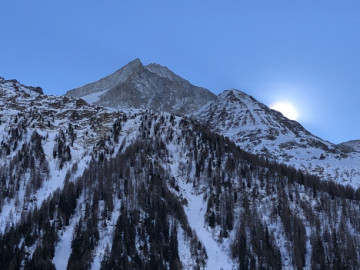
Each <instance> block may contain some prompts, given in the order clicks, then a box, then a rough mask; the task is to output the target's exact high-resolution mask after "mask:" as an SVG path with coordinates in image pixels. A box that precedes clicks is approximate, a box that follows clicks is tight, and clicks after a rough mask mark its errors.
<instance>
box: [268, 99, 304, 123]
mask: <svg viewBox="0 0 360 270" xmlns="http://www.w3.org/2000/svg"><path fill="white" fill-rule="evenodd" d="M270 108H271V109H273V110H276V111H278V112H281V113H282V114H283V115H284V116H285V117H287V118H289V119H291V120H297V119H298V117H299V114H298V112H297V110H296V109H295V107H294V105H292V104H291V103H290V102H286V101H278V102H276V103H274V104H273V105H271V106H270Z"/></svg>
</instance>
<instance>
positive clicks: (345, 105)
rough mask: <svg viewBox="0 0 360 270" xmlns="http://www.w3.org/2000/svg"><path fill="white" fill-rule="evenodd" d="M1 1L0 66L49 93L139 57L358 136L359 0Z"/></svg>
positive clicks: (342, 136)
mask: <svg viewBox="0 0 360 270" xmlns="http://www.w3.org/2000/svg"><path fill="white" fill-rule="evenodd" d="M0 10H1V15H0V76H2V77H5V78H6V79H13V78H15V79H17V80H19V81H20V82H22V83H24V84H28V85H33V86H41V87H42V88H43V90H44V92H45V93H46V94H56V95H60V94H64V93H65V92H66V91H67V90H69V89H72V88H75V87H79V86H81V85H84V84H86V83H89V82H92V81H95V80H97V79H99V78H101V77H104V76H106V75H108V74H110V73H112V72H114V71H115V70H117V69H118V68H120V67H122V66H123V65H125V64H126V63H128V62H129V61H131V60H133V59H134V58H137V57H138V58H140V59H141V61H142V62H143V63H144V64H149V63H151V62H156V63H159V64H161V65H165V66H167V67H169V68H170V69H171V70H172V71H174V72H175V73H177V74H178V75H180V76H182V77H184V78H185V79H187V80H189V81H190V82H191V83H193V84H195V85H198V86H203V87H206V88H208V89H209V90H211V91H213V92H214V93H216V94H218V93H220V92H222V91H223V90H225V89H229V88H236V89H239V90H242V91H244V92H246V93H248V94H250V95H252V96H254V97H255V98H256V99H258V100H259V101H261V102H263V103H265V104H267V105H271V104H272V103H274V102H276V101H279V100H286V101H288V102H291V103H293V104H294V106H295V107H296V108H297V109H298V111H299V115H300V118H299V120H298V121H299V122H300V123H301V124H303V125H304V126H305V128H307V129H308V130H309V131H311V132H312V133H314V134H315V135H317V136H319V137H321V138H324V139H326V140H330V141H332V142H335V143H339V142H343V141H347V140H351V139H360V124H359V121H358V118H359V116H360V106H359V101H360V87H359V85H360V1H358V0H356V1H355V0H344V1H332V0H326V1H325V0H316V1H313V0H312V1H308V0H297V1H296V0H294V1H289V0H286V1H285V0H284V1H276V0H272V1H268V0H263V1H257V0H251V1H250V0H247V1H242V0H237V1H226V0H223V1H211V0H210V1H209V0H208V1H202V0H198V1H188V0H182V1H175V0H174V1H169V0H167V1H157V0H154V1H145V0H143V1H137V0H132V1H121V0H112V1H110V0H102V1H94V0H88V1H83V0H81V1H80V0H79V1H76V0H75V1H74V0H73V1H68V0H63V1H49V0H42V1H38V0H33V1H28V0H22V1H17V0H11V1H1V3H0Z"/></svg>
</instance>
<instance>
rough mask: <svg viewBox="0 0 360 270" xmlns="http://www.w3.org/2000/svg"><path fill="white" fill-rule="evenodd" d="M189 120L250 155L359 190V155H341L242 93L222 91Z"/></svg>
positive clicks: (290, 121) (324, 142) (355, 153)
mask: <svg viewBox="0 0 360 270" xmlns="http://www.w3.org/2000/svg"><path fill="white" fill-rule="evenodd" d="M192 117H193V118H194V119H196V120H198V121H200V122H201V123H203V124H205V125H208V126H209V128H210V129H211V130H212V131H213V132H216V133H219V134H222V135H223V136H226V137H228V138H229V139H230V140H231V141H233V142H235V143H236V144H237V145H238V146H240V147H241V148H242V149H245V150H246V151H249V152H251V153H253V154H257V155H261V156H263V157H265V158H268V159H271V160H275V161H277V162H280V163H284V164H287V165H291V166H294V167H295V168H298V169H302V170H303V171H305V172H308V173H311V174H316V175H318V176H320V177H321V178H322V179H324V180H332V181H336V182H339V183H343V184H351V185H353V186H355V187H359V186H360V168H359V166H358V165H357V164H358V160H360V154H359V152H349V151H344V147H339V146H337V145H335V144H332V143H330V142H328V141H325V140H322V139H321V138H318V137H316V136H314V135H312V134H311V133H310V132H309V131H307V130H306V129H305V128H304V127H303V126H301V125H300V124H299V123H298V122H296V121H293V120H289V119H287V118H286V117H284V116H283V115H282V114H281V113H280V112H277V111H275V110H272V109H270V108H268V107H267V106H266V105H264V104H262V103H260V102H259V101H257V100H255V99H254V98H253V97H251V96H249V95H247V94H245V93H244V92H241V91H239V90H226V91H224V92H223V93H221V94H220V95H218V96H217V98H216V100H215V101H213V102H211V103H209V104H207V105H205V106H204V107H203V108H202V109H201V110H200V111H198V112H196V113H194V114H193V115H192ZM347 145H350V143H348V144H347ZM352 145H357V144H356V142H354V143H352Z"/></svg>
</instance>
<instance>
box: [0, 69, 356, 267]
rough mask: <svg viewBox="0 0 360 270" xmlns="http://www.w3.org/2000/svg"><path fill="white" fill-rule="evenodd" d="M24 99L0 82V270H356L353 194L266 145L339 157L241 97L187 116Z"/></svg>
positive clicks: (26, 92)
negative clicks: (290, 143) (283, 142)
mask: <svg viewBox="0 0 360 270" xmlns="http://www.w3.org/2000/svg"><path fill="white" fill-rule="evenodd" d="M161 68H162V67H161ZM34 89H35V90H36V89H37V88H34V87H27V86H24V85H22V84H20V83H18V82H16V81H7V80H5V79H1V80H0V146H1V149H0V150H1V151H0V191H1V192H0V269H224V270H225V269H357V268H359V267H360V255H359V248H358V247H359V246H360V227H359V224H360V214H359V211H358V209H359V207H360V189H355V188H354V187H355V185H353V186H345V185H344V182H343V181H341V180H338V181H337V182H341V183H342V185H339V184H337V183H336V182H335V181H324V179H322V178H319V177H318V176H316V175H312V174H308V173H307V171H301V170H297V169H295V168H293V167H291V166H287V165H285V164H280V163H278V162H276V160H277V157H276V156H275V154H276V153H278V152H276V151H280V150H277V149H279V148H278V145H277V144H275V145H274V146H273V148H271V147H270V146H271V142H274V141H275V142H277V140H279V141H280V139H279V138H281V136H289V137H291V138H294V140H297V139H298V140H299V144H300V143H304V144H303V145H304V147H308V149H307V151H314V152H315V151H318V149H322V151H323V152H319V154H320V153H325V154H329V155H330V154H332V152H334V153H333V154H334V155H337V154H338V153H340V154H341V153H343V152H341V150H339V149H338V148H337V147H336V146H334V145H332V144H331V143H328V142H324V141H322V140H321V139H319V138H316V137H315V136H313V135H311V134H310V133H309V132H307V131H306V130H304V129H303V127H302V126H301V125H300V124H298V123H296V122H294V121H290V120H287V119H286V118H284V117H283V116H282V115H281V114H280V113H278V112H275V111H272V110H270V109H268V108H267V107H266V106H265V105H263V104H261V103H259V102H257V101H256V100H255V99H253V98H251V97H250V96H248V95H246V94H245V93H242V92H239V91H235V90H231V91H225V92H224V93H223V94H221V95H219V96H218V97H217V98H215V99H214V100H213V101H212V102H211V103H209V104H208V105H205V106H204V107H203V108H202V109H201V110H200V111H199V112H198V113H192V114H191V115H192V117H189V115H187V116H181V115H175V114H172V113H169V112H159V111H156V110H155V111H152V110H144V111H142V110H138V111H136V112H135V113H134V112H132V111H131V110H126V112H123V111H120V110H114V109H107V108H103V107H99V106H95V105H92V104H88V103H87V102H85V101H84V100H82V99H76V98H72V97H68V96H47V95H44V94H42V93H41V92H40V91H38V90H39V89H38V90H37V91H34ZM89 95H90V94H89ZM127 109H128V108H127ZM266 115H267V117H265V116H266ZM194 118H196V119H197V120H196V119H194ZM199 121H200V122H199ZM216 121H218V122H217V124H216V125H218V126H216V125H215V123H216ZM237 122H239V124H236V123H237ZM212 123H213V124H214V125H212ZM217 127H218V128H219V130H217V132H215V129H216V128H217ZM271 128H273V129H274V130H271ZM244 130H245V131H246V132H248V133H249V134H250V135H252V134H255V135H252V136H250V135H249V136H247V135H246V132H244ZM225 131H228V132H229V133H225ZM255 131H256V132H255ZM231 132H232V133H231ZM219 133H222V134H223V135H221V134H219ZM232 134H234V137H231V135H232ZM270 135H271V136H273V137H269V136H270ZM253 136H254V137H253ZM274 137H275V139H274ZM237 138H239V140H237ZM301 138H305V139H307V141H306V140H305V141H302V140H301ZM312 140H313V141H315V143H313V144H314V146H311V143H312V142H313V141H312ZM320 143H323V144H324V145H325V146H324V145H323V144H320ZM261 144H264V145H265V146H268V147H269V149H270V150H271V151H272V153H273V156H270V154H271V153H270V154H268V156H266V155H263V154H254V153H256V151H257V149H261V148H260V147H264V146H262V145H261ZM241 145H243V146H244V147H242V146H241ZM251 145H252V146H253V148H251V147H250V146H251ZM309 145H310V146H309ZM245 146H248V147H247V148H246V149H247V150H250V151H252V152H254V153H249V152H248V151H246V149H245ZM311 147H313V148H311ZM284 149H286V148H284ZM299 149H302V147H298V148H294V149H288V151H290V152H292V151H293V153H294V155H297V151H299ZM270 150H269V151H270ZM263 152H264V151H262V152H261V153H263ZM325 154H324V155H325ZM267 157H268V158H267ZM326 158H329V157H326V156H325V159H326ZM279 160H281V157H279ZM290 160H291V158H290ZM298 160H300V159H299V158H298ZM354 168H356V167H355V166H354ZM333 176H334V175H333ZM334 177H335V176H334Z"/></svg>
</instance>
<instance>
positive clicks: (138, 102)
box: [66, 59, 216, 114]
mask: <svg viewBox="0 0 360 270" xmlns="http://www.w3.org/2000/svg"><path fill="white" fill-rule="evenodd" d="M66 96H69V97H74V98H82V99H84V100H85V101H87V102H88V103H90V104H93V105H98V106H103V107H111V108H136V109H151V110H153V111H166V112H171V113H175V114H185V113H192V112H195V111H197V110H199V109H200V108H201V107H202V106H204V105H205V104H207V103H208V102H210V101H213V100H214V99H215V97H216V96H215V95H214V94H213V93H211V92H210V91H209V90H207V89H205V88H201V87H197V86H194V85H192V84H190V83H189V82H188V81H186V80H184V79H182V78H181V77H179V76H177V75H175V74H174V73H173V72H171V71H170V70H169V69H168V68H166V67H164V66H160V65H158V64H150V65H147V66H144V65H143V64H142V63H141V62H140V60H139V59H135V60H134V61H132V62H130V63H129V64H127V65H126V66H124V67H122V68H121V69H119V70H118V71H116V72H114V73H113V74H111V75H109V76H107V77H105V78H103V79H100V80H98V81H96V82H93V83H90V84H87V85H84V86H82V87H80V88H76V89H73V90H70V91H68V92H67V93H66Z"/></svg>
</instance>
